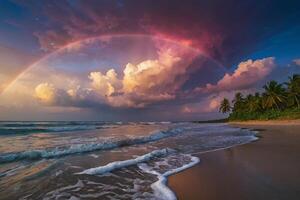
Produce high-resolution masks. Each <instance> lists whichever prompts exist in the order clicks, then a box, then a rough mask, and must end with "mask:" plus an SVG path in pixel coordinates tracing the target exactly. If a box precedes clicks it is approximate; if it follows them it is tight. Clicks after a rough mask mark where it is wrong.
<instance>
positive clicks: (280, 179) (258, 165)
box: [168, 121, 300, 200]
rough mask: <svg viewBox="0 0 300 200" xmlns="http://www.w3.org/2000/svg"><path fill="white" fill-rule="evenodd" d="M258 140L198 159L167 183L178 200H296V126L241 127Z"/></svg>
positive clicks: (299, 170)
mask: <svg viewBox="0 0 300 200" xmlns="http://www.w3.org/2000/svg"><path fill="white" fill-rule="evenodd" d="M231 125H232V126H238V127H243V128H251V129H258V130H260V132H259V134H258V135H259V136H260V137H261V138H260V139H259V140H258V141H255V142H252V143H249V144H245V145H241V146H236V147H232V148H229V149H225V150H219V151H215V152H209V153H203V154H199V155H197V156H199V158H200V159H201V161H200V164H198V165H196V166H195V167H192V168H190V169H188V170H186V171H184V172H181V173H178V174H176V175H173V176H171V177H170V178H169V182H168V184H169V186H170V187H171V189H172V190H174V191H175V193H176V195H177V197H178V199H184V200H202V199H205V200H215V199H225V200H227V199H228V200H229V199H230V200H235V199H240V200H245V199H256V200H257V199H264V200H266V199H272V200H273V199H288V200H293V199H295V200H296V199H297V200H299V199H300V121H269V122H242V123H234V124H231Z"/></svg>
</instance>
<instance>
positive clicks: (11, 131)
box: [0, 122, 122, 135]
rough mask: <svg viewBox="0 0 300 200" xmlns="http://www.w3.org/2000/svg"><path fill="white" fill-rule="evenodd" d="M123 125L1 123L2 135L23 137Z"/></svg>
mask: <svg viewBox="0 0 300 200" xmlns="http://www.w3.org/2000/svg"><path fill="white" fill-rule="evenodd" d="M120 125H122V124H120V123H119V122H118V123H105V122H14V123H12V122H7V123H3V122H1V123H0V135H22V134H31V133H49V132H50V133H51V132H69V131H83V130H95V129H105V128H115V127H118V126H120Z"/></svg>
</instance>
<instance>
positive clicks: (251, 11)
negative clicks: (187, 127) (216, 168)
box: [0, 0, 300, 121]
mask: <svg viewBox="0 0 300 200" xmlns="http://www.w3.org/2000/svg"><path fill="white" fill-rule="evenodd" d="M299 44H300V2H299V1H296V0H295V1H293V0H288V1H282V0H281V1H279V0H260V1H258V0H243V1H237V0H227V1H224V0H186V1H182V0H161V1H155V0H85V1H80V0H68V1H67V0H51V1H47V0H43V1H35V0H32V1H31V0H26V1H22V0H19V1H17V0H12V1H9V0H0V120H104V121H170V120H172V121H173V120H176V121H178V120H180V121H181V120H209V119H216V118H223V117H226V115H223V114H221V113H219V111H218V107H219V104H220V101H221V100H222V99H223V98H224V97H226V98H229V99H230V100H231V99H232V98H233V96H234V94H235V93H236V92H242V93H243V94H247V93H250V92H256V91H261V87H262V86H263V85H264V84H266V83H267V82H268V81H270V80H276V81H278V82H283V81H285V80H286V79H287V77H288V76H290V75H292V74H296V73H297V74H300V45H299Z"/></svg>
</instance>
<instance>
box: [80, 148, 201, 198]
mask: <svg viewBox="0 0 300 200" xmlns="http://www.w3.org/2000/svg"><path fill="white" fill-rule="evenodd" d="M170 155H173V156H170ZM161 157H166V158H164V161H158V160H156V161H154V166H149V165H148V164H146V162H148V161H150V160H153V159H156V158H161ZM183 158H184V159H183ZM171 159H176V161H177V162H179V165H180V166H176V164H174V161H173V162H168V161H169V160H171ZM187 160H188V161H187ZM183 161H184V162H183ZM199 162H200V159H199V158H198V157H194V156H191V155H190V154H176V153H175V150H173V149H169V148H165V149H160V150H154V151H152V152H150V153H147V154H144V155H141V156H138V157H136V158H134V159H128V160H124V161H114V162H111V163H109V164H107V165H104V166H100V167H95V168H90V169H87V170H84V171H82V172H79V173H76V174H89V175H101V174H106V173H109V172H112V171H115V170H118V169H121V168H125V167H129V166H132V165H137V166H138V167H139V168H140V169H141V170H142V171H143V172H145V173H149V174H152V175H155V176H156V177H157V179H158V180H157V181H156V182H154V183H152V184H151V188H152V190H153V191H154V196H155V199H163V200H176V199H177V198H176V195H175V194H174V192H173V191H172V190H171V189H170V188H169V187H168V186H167V177H168V176H170V175H172V174H175V173H178V172H181V171H183V170H185V169H188V168H190V167H192V166H194V165H196V164H197V163H199ZM170 163H172V164H170ZM160 165H162V166H164V168H166V167H167V171H165V172H160V170H161V169H159V168H158V167H159V166H160ZM155 168H158V169H155Z"/></svg>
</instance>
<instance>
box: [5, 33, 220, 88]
mask: <svg viewBox="0 0 300 200" xmlns="http://www.w3.org/2000/svg"><path fill="white" fill-rule="evenodd" d="M113 37H145V38H151V39H157V40H162V41H166V42H170V43H173V44H176V45H179V46H183V47H185V48H188V49H190V50H192V51H194V52H196V53H197V54H198V55H203V56H205V57H208V58H210V59H212V58H211V57H210V56H209V55H207V54H206V53H204V51H201V50H200V49H197V48H195V47H192V46H191V45H190V44H189V43H187V42H184V41H183V42H181V41H177V40H173V39H170V38H166V37H162V36H155V35H148V34H107V35H101V36H95V37H88V38H84V39H80V40H77V41H73V42H70V43H68V44H66V45H64V46H62V47H60V48H59V49H57V50H55V51H52V52H51V53H49V54H46V55H44V56H43V57H41V58H39V59H37V60H35V61H34V62H33V63H31V64H30V65H28V66H27V67H25V69H24V70H23V71H21V72H19V73H18V74H17V75H16V76H15V77H13V78H12V79H11V80H10V81H9V82H8V83H7V84H6V86H5V88H4V89H3V90H2V91H0V94H2V93H4V92H5V91H6V90H8V88H10V87H11V86H12V85H13V84H14V83H15V82H17V80H18V79H19V78H20V77H21V76H22V75H23V74H25V73H26V72H27V71H29V70H30V69H31V68H33V67H34V66H36V65H38V64H39V63H41V62H43V61H45V60H47V59H48V58H49V57H51V56H53V55H55V54H59V53H61V52H63V51H64V50H66V49H72V48H76V47H78V46H80V45H81V44H84V43H87V42H89V41H93V40H105V39H109V38H113ZM212 60H214V59H212ZM214 61H215V60H214ZM215 62H216V63H217V64H218V65H219V66H222V65H221V64H220V63H218V62H217V61H215Z"/></svg>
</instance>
